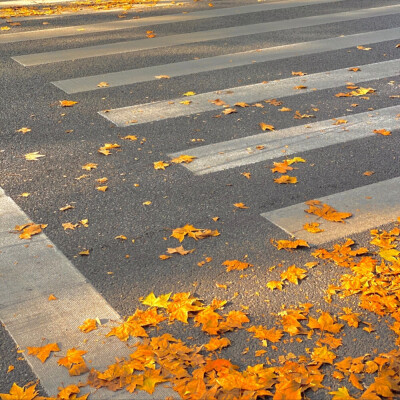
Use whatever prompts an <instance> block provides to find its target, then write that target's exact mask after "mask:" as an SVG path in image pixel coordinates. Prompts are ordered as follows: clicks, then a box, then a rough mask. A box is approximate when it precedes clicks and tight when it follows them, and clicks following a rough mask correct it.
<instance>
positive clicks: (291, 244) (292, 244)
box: [271, 239, 310, 250]
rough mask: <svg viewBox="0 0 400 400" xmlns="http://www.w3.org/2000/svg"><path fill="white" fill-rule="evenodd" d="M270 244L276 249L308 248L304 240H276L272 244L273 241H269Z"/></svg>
mask: <svg viewBox="0 0 400 400" xmlns="http://www.w3.org/2000/svg"><path fill="white" fill-rule="evenodd" d="M271 243H272V244H273V245H274V246H275V247H276V248H277V249H278V250H281V249H285V250H287V249H296V248H297V247H310V246H309V245H308V243H307V242H306V241H305V240H300V239H298V240H293V241H291V240H276V241H275V243H274V240H273V239H271Z"/></svg>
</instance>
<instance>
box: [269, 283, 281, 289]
mask: <svg viewBox="0 0 400 400" xmlns="http://www.w3.org/2000/svg"><path fill="white" fill-rule="evenodd" d="M282 286H283V282H282V281H269V282H268V283H267V288H268V289H271V290H274V289H278V290H282Z"/></svg>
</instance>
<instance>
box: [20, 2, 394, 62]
mask: <svg viewBox="0 0 400 400" xmlns="http://www.w3.org/2000/svg"><path fill="white" fill-rule="evenodd" d="M398 12H400V4H395V5H391V6H385V7H376V8H368V9H361V10H360V9H359V10H354V11H346V12H341V13H335V14H325V15H315V16H311V17H303V18H296V19H289V20H283V21H273V22H265V23H259V24H251V25H243V26H233V27H229V28H221V29H212V30H208V31H199V32H190V33H184V34H179V35H169V36H164V37H156V38H154V39H139V40H129V41H124V42H116V43H109V44H102V45H97V46H87V47H78V48H75V49H67V50H57V51H50V52H44V53H34V54H26V55H20V56H15V57H12V58H13V59H14V60H15V61H17V62H18V63H20V64H21V65H23V66H25V67H29V66H34V65H43V64H50V63H55V62H62V61H71V60H78V59H84V58H90V57H100V56H107V55H115V54H123V53H130V52H135V51H141V50H150V49H157V48H164V47H170V46H178V45H183V44H191V43H201V42H207V41H211V40H220V39H227V38H234V37H239V36H248V35H256V34H262V33H267V32H276V31H281V30H285V29H288V27H290V29H297V28H304V27H311V26H317V25H324V24H331V23H336V22H345V21H353V20H354V21H357V20H360V19H363V18H372V17H380V16H387V15H393V14H395V13H398Z"/></svg>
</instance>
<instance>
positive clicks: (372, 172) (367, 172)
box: [363, 171, 375, 176]
mask: <svg viewBox="0 0 400 400" xmlns="http://www.w3.org/2000/svg"><path fill="white" fill-rule="evenodd" d="M374 173H375V172H374V171H365V172H364V173H363V175H365V176H371V175H373V174H374Z"/></svg>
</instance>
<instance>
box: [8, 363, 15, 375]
mask: <svg viewBox="0 0 400 400" xmlns="http://www.w3.org/2000/svg"><path fill="white" fill-rule="evenodd" d="M14 369H15V367H14V365H9V366H8V368H7V372H6V374H8V373H10V372H11V371H14Z"/></svg>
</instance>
